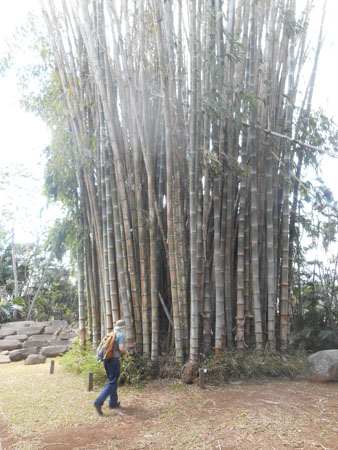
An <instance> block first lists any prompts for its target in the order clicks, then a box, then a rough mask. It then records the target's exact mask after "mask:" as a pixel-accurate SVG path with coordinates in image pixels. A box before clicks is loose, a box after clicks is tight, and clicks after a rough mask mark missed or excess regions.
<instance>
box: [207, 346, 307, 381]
mask: <svg viewBox="0 0 338 450" xmlns="http://www.w3.org/2000/svg"><path fill="white" fill-rule="evenodd" d="M306 357H307V355H306V354H305V353H302V352H297V353H293V354H288V355H281V354H280V353H277V352H276V353H270V352H258V351H246V352H244V353H242V354H240V353H238V352H235V351H226V352H223V353H222V354H221V355H220V356H212V357H210V358H207V359H205V360H204V361H203V367H205V368H207V369H208V378H209V380H211V381H214V382H216V383H222V382H224V381H229V380H234V379H257V378H267V377H268V378H271V377H283V376H284V377H289V378H296V377H298V376H302V375H304V373H305V368H306Z"/></svg>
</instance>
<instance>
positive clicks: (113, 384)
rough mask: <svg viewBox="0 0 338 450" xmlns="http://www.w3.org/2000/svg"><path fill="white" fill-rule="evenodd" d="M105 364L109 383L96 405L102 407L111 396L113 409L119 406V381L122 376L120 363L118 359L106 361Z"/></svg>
mask: <svg viewBox="0 0 338 450" xmlns="http://www.w3.org/2000/svg"><path fill="white" fill-rule="evenodd" d="M103 364H104V368H105V370H106V374H107V378H108V383H107V384H106V386H105V387H104V389H103V391H102V392H101V394H100V395H99V396H98V397H97V399H96V400H95V403H97V404H99V405H101V406H102V405H103V403H104V402H105V400H106V398H107V397H108V396H109V407H110V408H111V407H113V406H116V405H117V381H118V379H119V376H120V361H119V359H118V358H110V359H106V360H105V361H104V363H103Z"/></svg>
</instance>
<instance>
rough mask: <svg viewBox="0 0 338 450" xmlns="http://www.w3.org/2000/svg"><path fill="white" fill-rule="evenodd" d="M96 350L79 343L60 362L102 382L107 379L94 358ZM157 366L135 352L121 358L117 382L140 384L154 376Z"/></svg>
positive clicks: (97, 381)
mask: <svg viewBox="0 0 338 450" xmlns="http://www.w3.org/2000/svg"><path fill="white" fill-rule="evenodd" d="M95 355H96V351H95V349H94V348H93V347H92V346H91V345H90V344H89V345H88V346H87V347H84V346H81V345H80V344H79V343H78V344H76V345H74V346H73V347H72V349H71V350H70V351H69V352H67V353H66V354H65V355H63V356H62V357H61V358H60V364H61V365H62V366H63V367H64V368H65V369H67V370H69V371H71V372H75V373H77V374H79V375H81V376H84V377H85V376H87V374H88V372H92V373H93V380H94V383H96V384H99V385H100V384H104V383H106V381H107V378H106V373H105V370H104V365H103V363H100V362H98V360H97V359H96V358H95ZM156 373H157V367H156V366H155V365H154V363H153V362H152V361H151V360H150V359H149V358H147V357H145V356H142V355H139V354H136V355H133V356H130V355H128V356H124V357H123V358H121V374H120V378H119V384H133V385H135V384H141V383H142V382H146V381H150V380H151V379H153V378H154V377H155V376H156Z"/></svg>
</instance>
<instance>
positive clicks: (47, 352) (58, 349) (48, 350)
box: [41, 345, 68, 358]
mask: <svg viewBox="0 0 338 450" xmlns="http://www.w3.org/2000/svg"><path fill="white" fill-rule="evenodd" d="M67 350H68V347H67V346H66V345H53V346H50V347H42V349H41V353H42V354H43V355H44V356H47V357H48V358H52V357H54V356H59V355H61V354H62V353H65V352H66V351H67Z"/></svg>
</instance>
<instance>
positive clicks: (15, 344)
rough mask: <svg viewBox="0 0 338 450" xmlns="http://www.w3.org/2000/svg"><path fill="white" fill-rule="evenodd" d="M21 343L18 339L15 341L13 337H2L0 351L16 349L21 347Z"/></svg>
mask: <svg viewBox="0 0 338 450" xmlns="http://www.w3.org/2000/svg"><path fill="white" fill-rule="evenodd" d="M21 347H22V343H21V342H20V341H16V340H14V339H12V340H9V339H6V340H5V339H3V340H1V341H0V351H2V350H16V349H17V348H21Z"/></svg>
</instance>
